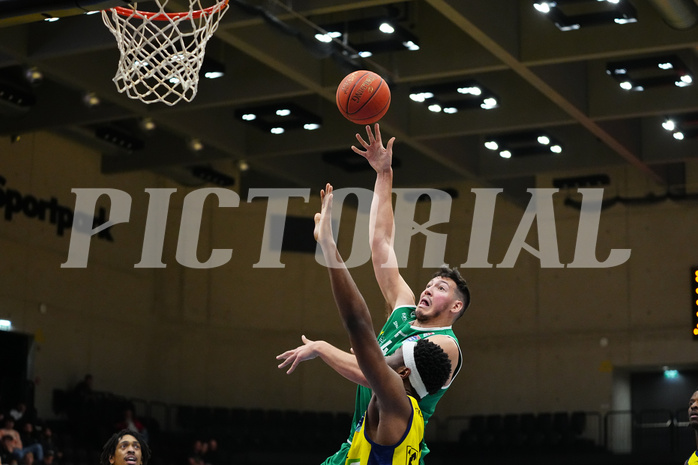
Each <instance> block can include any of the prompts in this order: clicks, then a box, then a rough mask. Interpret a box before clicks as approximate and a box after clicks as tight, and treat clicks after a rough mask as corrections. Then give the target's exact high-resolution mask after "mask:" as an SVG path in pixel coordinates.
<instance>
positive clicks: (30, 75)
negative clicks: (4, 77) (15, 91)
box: [24, 66, 44, 86]
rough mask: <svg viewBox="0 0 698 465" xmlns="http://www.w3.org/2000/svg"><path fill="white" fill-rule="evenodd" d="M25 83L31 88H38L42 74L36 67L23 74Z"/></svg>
mask: <svg viewBox="0 0 698 465" xmlns="http://www.w3.org/2000/svg"><path fill="white" fill-rule="evenodd" d="M24 77H25V78H26V79H27V82H28V83H29V84H31V85H33V86H38V85H39V84H41V82H42V81H43V80H44V73H42V72H41V70H40V69H39V68H37V67H36V66H32V67H31V68H29V69H27V71H26V72H25V73H24Z"/></svg>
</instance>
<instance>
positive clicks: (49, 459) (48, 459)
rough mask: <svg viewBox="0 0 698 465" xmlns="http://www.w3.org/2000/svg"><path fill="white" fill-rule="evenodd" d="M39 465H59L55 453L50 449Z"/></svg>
mask: <svg viewBox="0 0 698 465" xmlns="http://www.w3.org/2000/svg"><path fill="white" fill-rule="evenodd" d="M38 465H58V461H57V460H56V454H55V452H54V451H52V450H50V449H49V450H47V451H45V452H44V460H43V461H42V462H41V463H40V464H38Z"/></svg>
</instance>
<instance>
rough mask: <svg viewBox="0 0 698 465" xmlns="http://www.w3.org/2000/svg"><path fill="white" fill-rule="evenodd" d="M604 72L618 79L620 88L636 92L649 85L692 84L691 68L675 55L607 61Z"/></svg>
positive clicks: (681, 85) (679, 85) (685, 85)
mask: <svg viewBox="0 0 698 465" xmlns="http://www.w3.org/2000/svg"><path fill="white" fill-rule="evenodd" d="M606 74H608V75H609V76H611V77H612V78H613V79H615V80H616V81H618V84H619V85H620V87H621V89H624V90H632V91H636V92H641V91H643V90H645V89H648V88H651V87H660V86H670V85H673V86H676V87H687V86H690V85H691V84H693V74H692V73H691V70H689V69H688V67H687V66H686V65H685V64H684V62H683V61H682V60H681V58H679V57H678V56H677V55H662V56H658V57H648V58H639V59H636V60H623V61H614V62H609V63H607V64H606Z"/></svg>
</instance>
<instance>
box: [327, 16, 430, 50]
mask: <svg viewBox="0 0 698 465" xmlns="http://www.w3.org/2000/svg"><path fill="white" fill-rule="evenodd" d="M320 28H321V29H322V30H324V31H331V32H327V33H326V34H316V35H315V38H316V39H317V40H319V41H321V42H330V41H331V40H332V39H333V38H337V37H341V36H344V37H345V39H346V43H347V45H348V46H349V47H350V48H352V49H354V50H359V56H361V57H362V58H366V57H368V56H371V55H374V54H377V53H387V52H399V51H417V50H419V39H418V38H417V36H416V35H414V34H413V33H412V32H411V31H410V30H409V29H408V28H407V27H405V26H403V25H401V24H399V22H398V21H397V20H395V19H393V18H388V19H386V17H385V16H380V17H372V18H361V19H355V20H351V21H345V22H341V23H333V24H326V25H321V26H320ZM340 31H342V32H340ZM369 54H371V55H369Z"/></svg>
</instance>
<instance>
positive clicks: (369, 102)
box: [337, 70, 390, 124]
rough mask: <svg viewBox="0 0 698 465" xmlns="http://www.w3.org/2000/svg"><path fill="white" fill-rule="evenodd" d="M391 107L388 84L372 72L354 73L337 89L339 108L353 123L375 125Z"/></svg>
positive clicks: (343, 80)
mask: <svg viewBox="0 0 698 465" xmlns="http://www.w3.org/2000/svg"><path fill="white" fill-rule="evenodd" d="M389 107H390V88H389V87H388V83H387V82H385V80H384V79H383V78H382V77H380V76H379V75H377V74H376V73H374V72H372V71H366V70H361V71H354V72H353V73H351V74H349V75H347V76H346V77H345V78H344V79H342V82H341V83H340V84H339V87H337V108H339V112H340V113H341V114H342V115H343V116H344V117H345V118H346V119H348V120H349V121H351V122H352V123H356V124H371V123H375V122H376V121H378V120H379V119H381V118H382V117H383V115H385V113H386V112H387V111H388V108H389Z"/></svg>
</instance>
